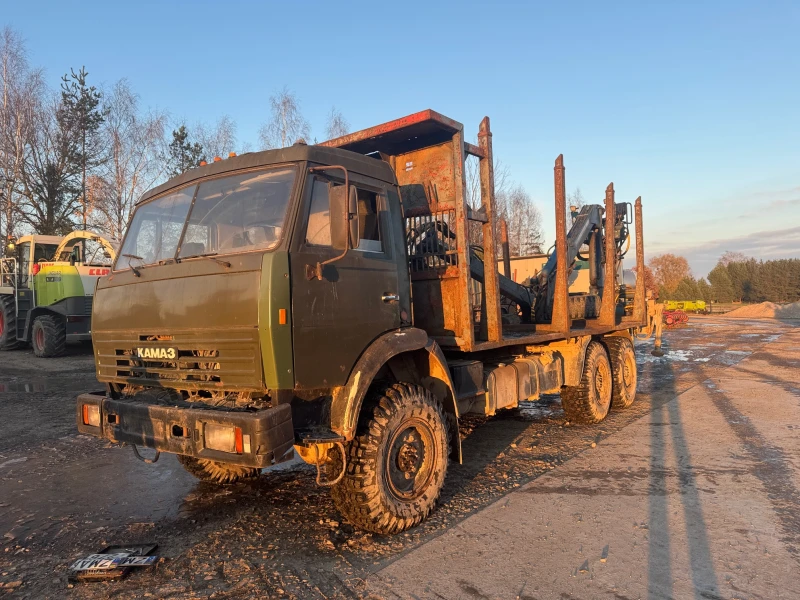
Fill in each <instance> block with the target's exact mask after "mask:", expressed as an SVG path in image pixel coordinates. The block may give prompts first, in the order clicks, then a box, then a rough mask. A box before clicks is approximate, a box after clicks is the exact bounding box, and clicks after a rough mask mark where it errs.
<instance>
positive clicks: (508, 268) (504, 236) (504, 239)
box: [500, 219, 511, 279]
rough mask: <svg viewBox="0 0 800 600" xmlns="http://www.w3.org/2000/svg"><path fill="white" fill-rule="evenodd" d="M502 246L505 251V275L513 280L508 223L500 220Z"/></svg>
mask: <svg viewBox="0 0 800 600" xmlns="http://www.w3.org/2000/svg"><path fill="white" fill-rule="evenodd" d="M500 245H501V247H502V251H503V275H505V276H506V277H508V278H509V279H511V251H510V249H509V247H508V223H507V222H506V220H505V219H500Z"/></svg>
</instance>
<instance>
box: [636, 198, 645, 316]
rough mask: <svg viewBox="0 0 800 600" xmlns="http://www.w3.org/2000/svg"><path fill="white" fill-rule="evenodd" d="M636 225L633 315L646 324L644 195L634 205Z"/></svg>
mask: <svg viewBox="0 0 800 600" xmlns="http://www.w3.org/2000/svg"><path fill="white" fill-rule="evenodd" d="M633 211H634V226H635V227H636V291H635V293H634V295H633V317H634V319H635V320H636V321H637V322H639V323H641V324H644V323H645V320H646V316H647V306H646V298H645V296H646V290H645V288H644V284H645V278H644V270H645V265H644V230H643V229H642V197H641V196H639V197H638V198H637V199H636V202H635V203H634V205H633Z"/></svg>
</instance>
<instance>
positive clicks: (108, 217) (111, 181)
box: [87, 79, 167, 241]
mask: <svg viewBox="0 0 800 600" xmlns="http://www.w3.org/2000/svg"><path fill="white" fill-rule="evenodd" d="M105 112H106V118H105V122H104V124H103V127H102V131H101V133H102V136H103V140H104V143H105V144H106V145H107V147H108V156H107V157H106V161H105V163H104V165H103V167H102V168H101V169H100V170H99V173H98V175H96V176H93V177H90V179H89V181H88V182H87V198H88V199H89V200H90V201H93V203H94V205H95V206H96V207H97V209H98V210H97V214H96V216H95V219H94V221H93V225H94V226H95V227H97V228H98V229H100V230H102V231H103V232H104V233H106V234H107V235H108V237H110V238H111V239H113V240H115V241H120V240H121V239H122V234H123V232H124V230H125V226H126V225H127V223H128V219H129V217H130V213H131V211H132V210H133V207H134V204H135V202H136V200H137V199H138V198H139V197H140V196H141V195H142V194H143V193H144V192H145V191H147V190H148V189H149V188H150V187H152V186H153V185H154V184H155V183H156V182H157V181H158V180H159V179H160V178H162V177H163V175H164V174H165V173H166V170H167V165H166V164H165V162H164V161H163V160H161V158H160V157H162V156H163V154H164V148H163V145H164V129H165V126H166V115H164V114H163V113H161V112H152V111H151V112H148V113H145V114H142V113H141V112H140V107H139V98H138V96H137V95H136V94H135V93H134V92H133V90H131V88H130V85H129V84H128V82H127V81H126V80H125V79H121V80H120V81H118V82H117V83H116V84H114V86H113V88H112V89H111V92H110V93H109V95H108V97H107V99H106V103H105Z"/></svg>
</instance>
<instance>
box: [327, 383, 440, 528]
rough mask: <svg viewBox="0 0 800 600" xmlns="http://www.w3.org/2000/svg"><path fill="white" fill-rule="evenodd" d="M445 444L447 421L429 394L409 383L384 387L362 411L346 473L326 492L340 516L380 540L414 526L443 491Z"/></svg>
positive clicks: (349, 449)
mask: <svg viewBox="0 0 800 600" xmlns="http://www.w3.org/2000/svg"><path fill="white" fill-rule="evenodd" d="M448 440H449V436H448V421H447V418H446V417H445V414H444V412H443V410H442V407H441V406H440V404H439V402H438V401H437V400H436V399H435V398H434V396H433V394H432V393H431V392H430V391H428V390H426V389H424V388H422V387H420V386H418V385H411V384H408V383H397V384H394V385H392V386H389V387H388V388H386V389H385V390H384V391H383V393H381V394H378V395H377V396H376V397H373V398H372V402H371V403H370V404H369V405H365V406H364V408H363V409H362V411H361V419H360V422H359V428H358V431H357V435H356V437H355V438H354V439H353V441H352V442H350V444H349V448H348V451H347V455H348V458H347V470H346V472H345V474H344V477H343V478H342V480H341V481H340V482H339V483H337V484H336V485H334V486H333V487H332V488H331V496H332V497H333V501H334V503H335V504H336V507H337V508H338V509H339V512H341V513H342V515H343V516H344V517H345V518H346V519H347V520H348V521H350V523H352V524H353V525H355V526H357V527H359V528H361V529H365V530H367V531H371V532H373V533H378V534H383V535H389V534H393V533H398V532H400V531H404V530H406V529H408V528H410V527H414V526H415V525H418V524H419V523H421V522H422V521H423V520H424V519H425V518H427V517H428V515H430V514H431V512H432V511H433V508H434V506H435V505H436V501H437V500H438V498H439V494H440V493H441V491H442V486H443V485H444V479H445V476H446V475H447V462H448V456H449V454H450V452H449V441H448ZM336 455H337V457H338V453H336ZM338 460H341V459H338ZM337 466H338V465H337ZM334 471H335V469H334V470H332V472H334Z"/></svg>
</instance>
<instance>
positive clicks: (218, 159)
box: [214, 156, 222, 162]
mask: <svg viewBox="0 0 800 600" xmlns="http://www.w3.org/2000/svg"><path fill="white" fill-rule="evenodd" d="M221 160H222V157H221V156H215V157H214V162H219V161H221Z"/></svg>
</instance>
